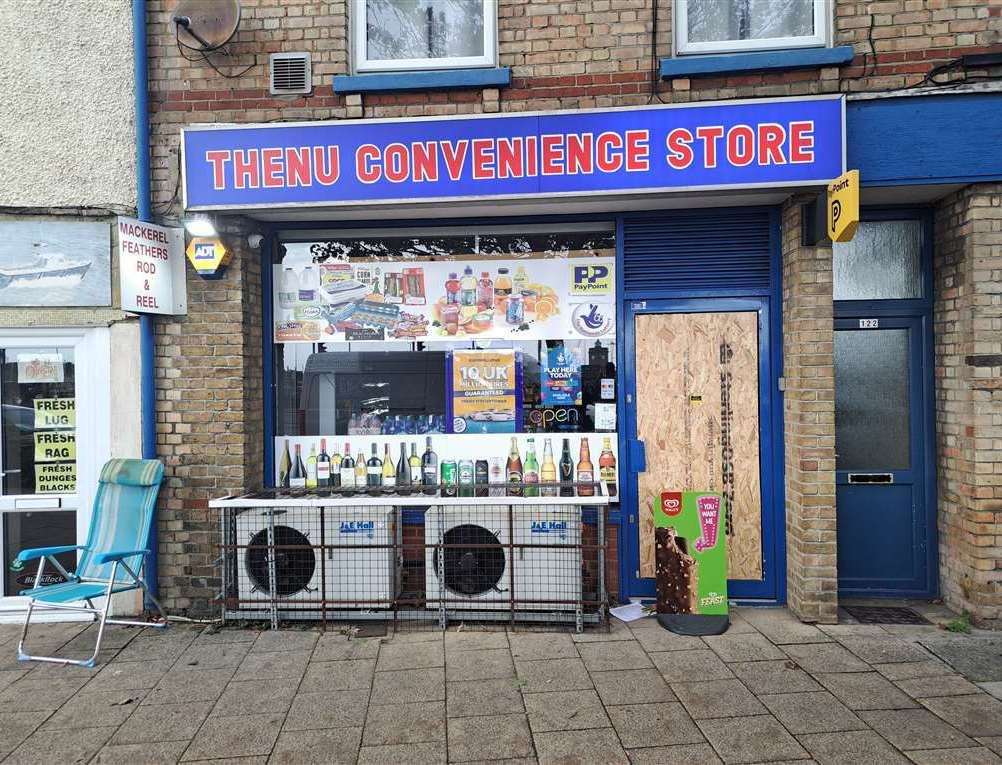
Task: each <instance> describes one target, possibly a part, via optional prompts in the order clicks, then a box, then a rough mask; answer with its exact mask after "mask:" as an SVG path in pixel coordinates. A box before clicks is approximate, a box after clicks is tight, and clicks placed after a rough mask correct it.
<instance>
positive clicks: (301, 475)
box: [289, 444, 306, 489]
mask: <svg viewBox="0 0 1002 765" xmlns="http://www.w3.org/2000/svg"><path fill="white" fill-rule="evenodd" d="M301 449H302V447H300V445H299V444H296V456H295V458H294V459H293V460H292V467H291V468H290V469H289V488H290V489H305V488H306V465H304V464H303V454H302V451H301Z"/></svg>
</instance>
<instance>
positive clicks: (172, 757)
mask: <svg viewBox="0 0 1002 765" xmlns="http://www.w3.org/2000/svg"><path fill="white" fill-rule="evenodd" d="M186 746H188V741H187V740H185V741H158V742H157V743H155V744H108V745H107V746H105V747H104V748H103V749H102V750H101V751H100V752H98V753H97V757H95V758H94V759H93V760H91V762H93V763H95V765H137V763H142V765H174V763H176V762H177V761H178V760H179V759H181V754H182V752H184V749H185V747H186Z"/></svg>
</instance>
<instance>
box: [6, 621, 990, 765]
mask: <svg viewBox="0 0 1002 765" xmlns="http://www.w3.org/2000/svg"><path fill="white" fill-rule="evenodd" d="M732 614H733V624H732V626H731V628H730V630H729V631H728V632H727V633H726V634H724V635H721V636H717V637H707V638H695V637H680V636H678V635H674V634H672V633H669V632H666V631H665V630H663V629H661V628H660V627H659V626H658V625H657V624H656V623H655V622H654V621H653V620H651V619H645V620H641V621H639V622H633V623H631V624H630V625H624V624H623V623H621V622H617V621H615V620H614V621H613V625H612V627H611V629H610V630H609V631H608V632H599V631H589V632H585V633H583V634H570V633H567V632H539V631H521V630H504V629H496V630H493V631H481V630H477V629H458V630H455V629H454V630H450V631H448V632H446V633H442V632H437V631H425V632H401V633H398V634H395V635H391V636H390V637H359V636H352V635H348V634H343V633H342V632H339V631H327V632H325V633H321V632H320V631H319V630H316V629H312V628H300V629H283V630H277V631H271V630H264V631H258V630H253V629H233V628H224V629H221V630H216V629H214V628H212V627H210V628H204V627H197V626H194V625H183V624H177V625H174V626H172V627H171V628H170V629H168V630H166V631H154V630H149V629H135V628H127V627H112V628H109V632H108V634H107V635H106V642H105V646H106V650H105V651H102V656H101V657H100V664H99V665H98V667H96V668H95V669H93V670H88V669H83V668H75V667H65V666H58V665H43V664H31V665H27V666H26V665H24V664H19V663H18V662H17V661H16V660H15V644H16V640H17V629H16V628H14V627H12V626H9V625H3V626H0V761H2V762H3V763H4V765H8V764H12V763H49V762H61V763H63V762H65V763H77V762H79V763H83V762H97V763H119V762H120V763H130V764H132V765H134V764H136V763H160V762H165V763H174V762H179V761H180V762H210V761H211V762H214V763H222V762H232V763H240V764H247V765H249V764H250V763H264V762H277V763H309V762H322V763H341V762H345V763H356V762H357V763H433V762H483V761H491V760H506V761H512V762H516V761H517V762H526V763H530V762H540V763H629V762H632V763H719V762H727V763H754V762H786V761H797V762H811V761H814V762H819V763H853V765H858V763H870V762H879V763H898V762H900V763H907V762H914V763H986V762H1002V756H1000V755H1002V700H1000V699H999V697H1002V637H1000V636H999V635H998V633H980V632H978V631H975V634H972V635H954V634H952V633H949V632H945V631H943V630H942V629H940V628H938V627H936V626H930V625H926V626H891V625H887V626H872V625H863V624H858V623H852V622H851V621H846V622H845V623H842V624H839V625H837V626H821V627H815V626H811V625H806V624H801V623H800V622H798V621H797V620H796V619H795V618H794V617H792V616H791V615H790V614H789V613H788V612H787V611H785V610H783V609H766V608H757V609H750V608H740V609H736V610H735V611H733V612H732ZM93 630H94V628H93V626H85V625H82V624H42V625H39V626H38V627H37V628H33V630H32V637H33V638H34V642H33V645H31V648H32V649H33V650H35V651H36V652H42V651H58V652H60V653H61V654H62V655H68V656H82V655H84V652H85V649H86V646H87V645H92V642H90V641H92V640H93V635H94V632H93Z"/></svg>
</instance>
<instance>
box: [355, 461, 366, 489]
mask: <svg viewBox="0 0 1002 765" xmlns="http://www.w3.org/2000/svg"><path fill="white" fill-rule="evenodd" d="M368 482H369V475H368V468H367V467H366V465H365V455H364V454H362V452H359V453H358V456H357V457H356V458H355V488H356V489H362V488H364V487H365V485H366V484H367V483H368Z"/></svg>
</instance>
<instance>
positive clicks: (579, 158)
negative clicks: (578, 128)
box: [567, 133, 595, 175]
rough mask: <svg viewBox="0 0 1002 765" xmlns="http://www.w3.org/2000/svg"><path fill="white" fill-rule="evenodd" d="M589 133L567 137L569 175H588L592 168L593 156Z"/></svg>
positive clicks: (573, 134)
mask: <svg viewBox="0 0 1002 765" xmlns="http://www.w3.org/2000/svg"><path fill="white" fill-rule="evenodd" d="M593 140H594V137H593V136H592V134H591V133H580V134H578V133H571V134H570V135H568V136H567V172H568V173H569V174H571V175H577V174H578V173H585V174H588V175H590V174H591V172H592V170H594V167H593V159H594V156H595V155H594V154H593V152H592V143H593Z"/></svg>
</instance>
